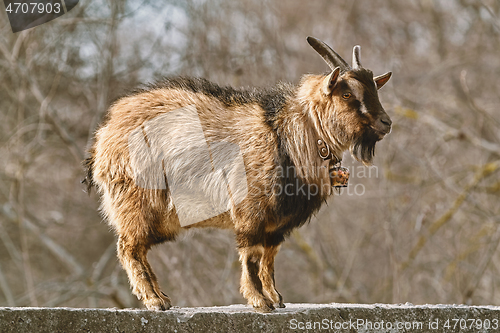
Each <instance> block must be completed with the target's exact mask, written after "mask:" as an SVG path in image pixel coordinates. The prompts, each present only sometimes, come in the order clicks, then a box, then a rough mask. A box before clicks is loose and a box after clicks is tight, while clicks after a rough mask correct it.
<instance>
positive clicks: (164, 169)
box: [128, 105, 248, 227]
mask: <svg viewBox="0 0 500 333" xmlns="http://www.w3.org/2000/svg"><path fill="white" fill-rule="evenodd" d="M128 148H129V154H130V164H131V167H132V170H133V173H134V179H135V182H136V184H137V185H138V186H139V187H141V188H144V189H167V188H168V189H169V190H170V194H171V196H172V200H173V204H174V205H175V208H176V212H177V216H178V218H179V222H180V224H181V226H183V227H184V226H187V225H190V224H194V223H198V222H201V221H204V220H207V219H209V218H212V217H214V216H217V215H220V214H222V213H224V212H227V211H228V210H230V209H231V207H232V206H233V205H237V204H238V203H240V202H241V201H242V200H243V199H244V198H245V197H246V195H247V193H248V189H247V178H246V174H245V165H244V163H243V156H242V153H241V151H240V147H238V145H236V144H232V143H229V142H207V141H206V139H205V136H204V133H203V128H202V125H201V123H200V119H199V117H198V112H197V110H196V106H195V105H189V106H186V107H183V108H180V109H177V110H172V111H170V112H166V113H164V114H160V115H159V116H157V117H155V118H153V119H151V120H148V121H146V122H144V123H143V124H142V125H141V126H140V127H138V128H136V129H135V130H134V131H132V132H131V133H130V135H129V137H128Z"/></svg>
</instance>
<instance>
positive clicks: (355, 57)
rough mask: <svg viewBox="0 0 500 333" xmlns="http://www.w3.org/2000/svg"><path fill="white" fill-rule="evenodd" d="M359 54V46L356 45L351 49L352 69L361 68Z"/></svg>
mask: <svg viewBox="0 0 500 333" xmlns="http://www.w3.org/2000/svg"><path fill="white" fill-rule="evenodd" d="M360 52H361V46H359V45H356V46H355V47H353V48H352V68H354V69H358V68H360V67H361V62H360V61H359V55H360Z"/></svg>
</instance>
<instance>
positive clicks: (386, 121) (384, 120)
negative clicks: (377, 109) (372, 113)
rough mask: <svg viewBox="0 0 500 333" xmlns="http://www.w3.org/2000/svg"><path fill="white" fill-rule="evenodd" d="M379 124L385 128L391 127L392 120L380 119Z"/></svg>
mask: <svg viewBox="0 0 500 333" xmlns="http://www.w3.org/2000/svg"><path fill="white" fill-rule="evenodd" d="M380 122H381V123H382V124H384V125H386V126H391V125H392V120H391V119H390V118H381V119H380Z"/></svg>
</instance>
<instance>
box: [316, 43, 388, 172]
mask: <svg viewBox="0 0 500 333" xmlns="http://www.w3.org/2000/svg"><path fill="white" fill-rule="evenodd" d="M307 41H308V42H309V44H310V45H311V46H312V47H313V48H314V49H315V50H316V52H318V53H319V54H320V55H321V56H322V57H323V59H324V60H325V61H326V63H327V64H328V66H329V67H330V68H331V72H330V73H329V74H327V75H324V76H321V77H320V78H319V79H317V80H313V81H316V84H315V90H316V93H315V94H314V95H315V96H316V98H315V100H316V105H315V107H314V109H316V112H315V113H316V114H315V115H314V117H315V118H317V119H318V121H319V124H321V125H320V126H318V127H319V128H321V131H322V132H323V133H322V134H323V135H324V136H325V139H329V141H331V143H332V144H333V145H336V146H338V147H342V148H343V149H349V150H350V151H351V154H352V155H353V156H354V157H355V158H356V159H358V160H360V161H362V162H363V163H365V164H370V163H371V161H372V158H373V154H374V152H375V144H376V143H377V141H379V140H381V139H382V138H383V137H384V136H385V135H386V134H388V133H389V132H390V131H391V125H392V121H391V118H390V117H389V116H388V115H387V113H386V112H385V110H384V108H383V107H382V105H381V103H380V101H379V98H378V92H377V91H378V89H380V88H382V86H384V85H385V84H386V83H387V81H389V79H390V77H391V74H392V73H391V72H388V73H386V74H383V75H380V76H376V77H373V73H372V72H371V71H370V70H368V69H365V68H363V67H362V66H361V63H360V60H359V55H360V47H359V46H355V47H354V48H353V59H352V67H351V66H349V65H348V64H347V63H346V62H345V61H344V59H342V58H341V57H340V56H339V55H338V54H337V53H336V52H335V51H334V50H332V49H331V48H330V47H329V46H328V45H326V44H325V43H323V42H322V41H320V40H319V39H316V38H313V37H308V38H307ZM311 88H312V87H311Z"/></svg>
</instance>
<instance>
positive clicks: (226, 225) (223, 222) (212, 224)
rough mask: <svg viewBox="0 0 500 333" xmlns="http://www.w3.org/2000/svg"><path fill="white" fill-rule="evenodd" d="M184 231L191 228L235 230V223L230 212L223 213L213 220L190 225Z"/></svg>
mask: <svg viewBox="0 0 500 333" xmlns="http://www.w3.org/2000/svg"><path fill="white" fill-rule="evenodd" d="M182 228H183V229H190V228H218V229H234V224H233V221H232V220H231V217H230V215H229V212H225V213H222V214H220V215H217V216H214V217H212V218H209V219H206V220H204V221H200V222H198V223H193V224H189V225H186V226H183V227H182Z"/></svg>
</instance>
